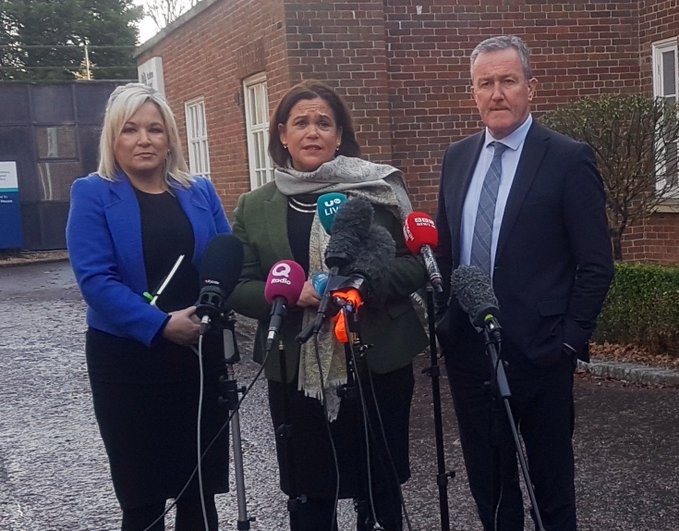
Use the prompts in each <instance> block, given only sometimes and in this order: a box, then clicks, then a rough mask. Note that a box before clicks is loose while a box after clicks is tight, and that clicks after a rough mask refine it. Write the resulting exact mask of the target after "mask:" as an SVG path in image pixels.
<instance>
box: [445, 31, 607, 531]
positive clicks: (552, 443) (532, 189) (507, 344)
mask: <svg viewBox="0 0 679 531" xmlns="http://www.w3.org/2000/svg"><path fill="white" fill-rule="evenodd" d="M471 75H472V82H473V85H472V92H473V96H474V100H475V102H476V105H477V107H478V110H479V113H480V116H481V119H482V120H483V123H484V124H485V126H486V128H485V130H484V131H481V132H479V133H478V134H476V135H473V136H471V137H468V138H465V139H463V140H460V141H459V142H455V143H454V144H452V145H451V146H450V147H449V148H448V150H447V151H446V153H445V156H444V159H443V164H442V170H441V185H440V190H439V208H438V219H437V226H438V227H439V230H440V232H441V235H440V236H441V243H440V246H439V250H438V254H439V260H440V263H439V265H440V267H441V270H442V273H443V274H444V275H449V274H450V273H451V271H452V270H453V269H454V268H455V267H457V266H459V265H469V264H471V265H476V266H478V267H480V268H481V269H482V270H485V271H486V272H487V273H488V274H489V276H490V277H491V279H492V286H493V289H494V291H495V294H496V296H497V299H498V301H499V308H500V322H501V325H502V342H501V351H500V355H501V358H502V360H504V362H505V364H506V372H507V377H508V380H509V385H510V389H511V392H512V397H511V407H512V412H513V416H514V419H515V421H516V423H517V425H518V428H519V431H520V433H521V435H522V438H523V441H524V445H525V448H526V454H527V457H528V463H529V470H530V475H531V479H532V482H533V485H534V488H535V494H536V498H537V502H538V507H539V510H540V514H541V516H542V521H543V523H544V526H545V529H547V530H550V531H551V530H560V531H561V530H574V529H576V516H575V489H574V461H573V446H572V435H573V427H574V404H573V373H574V368H575V364H576V361H577V358H580V359H587V358H588V347H587V344H588V340H589V338H590V336H591V335H592V331H593V330H594V326H595V323H596V318H597V315H598V314H599V311H600V310H601V306H602V304H603V301H604V298H605V296H606V293H607V291H608V288H609V285H610V282H611V280H612V277H613V260H612V253H611V244H610V240H609V237H608V228H607V221H606V212H605V197H604V190H603V185H602V180H601V176H600V174H599V172H598V170H597V168H596V163H595V159H594V155H593V152H592V150H591V149H590V148H589V147H588V146H587V145H585V144H582V143H579V142H576V141H574V140H572V139H570V138H568V137H566V136H563V135H561V134H558V133H556V132H555V131H552V130H550V129H547V128H546V127H543V126H541V125H539V124H538V123H537V122H536V121H535V120H534V119H533V118H532V117H531V113H530V102H531V100H532V99H533V96H534V94H535V88H536V85H537V80H536V79H535V78H534V77H533V75H532V72H531V67H530V63H529V60H528V48H527V47H526V45H525V43H524V42H523V41H522V40H521V39H519V38H518V37H515V36H501V37H493V38H490V39H487V40H485V41H483V42H482V43H480V44H479V45H478V46H477V47H476V48H475V50H474V51H473V52H472V55H471ZM498 143H500V144H501V145H498ZM452 295H453V296H452V298H451V306H450V310H449V311H448V313H447V319H446V323H445V324H446V327H445V328H446V330H447V332H446V333H445V334H441V337H440V338H439V339H440V340H441V342H442V346H443V351H444V354H445V359H446V366H447V369H448V375H449V381H450V386H451V391H452V395H453V401H454V405H455V411H456V415H457V420H458V424H459V429H460V438H461V443H462V450H463V455H464V460H465V466H466V468H467V472H468V475H469V484H470V489H471V492H472V495H473V496H474V500H475V501H476V504H477V507H478V511H479V515H480V517H481V520H482V522H483V526H484V528H485V529H486V530H495V529H497V530H502V531H506V530H511V531H522V530H523V529H524V509H523V500H522V495H521V490H520V487H519V470H518V466H517V456H516V448H515V444H514V440H513V438H512V435H511V431H510V428H509V422H508V415H506V412H505V411H504V410H503V407H502V406H503V404H502V401H501V400H500V399H499V398H498V397H497V393H496V392H495V390H494V372H492V371H491V366H490V363H489V358H488V356H487V355H486V351H485V346H484V344H483V341H482V337H481V335H480V334H479V333H478V331H477V330H476V329H475V328H474V327H473V326H472V325H471V324H470V321H469V318H468V316H467V315H465V314H464V312H463V311H462V310H461V308H460V307H459V306H458V305H457V302H456V301H455V296H454V295H455V294H452Z"/></svg>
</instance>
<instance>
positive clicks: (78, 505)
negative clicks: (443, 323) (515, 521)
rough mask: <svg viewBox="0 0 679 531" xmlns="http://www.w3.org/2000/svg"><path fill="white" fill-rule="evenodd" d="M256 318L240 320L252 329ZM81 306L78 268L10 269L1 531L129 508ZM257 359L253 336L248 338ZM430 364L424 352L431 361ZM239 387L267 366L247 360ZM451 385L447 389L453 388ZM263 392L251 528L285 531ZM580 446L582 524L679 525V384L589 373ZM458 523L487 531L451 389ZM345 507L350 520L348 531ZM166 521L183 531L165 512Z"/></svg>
mask: <svg viewBox="0 0 679 531" xmlns="http://www.w3.org/2000/svg"><path fill="white" fill-rule="evenodd" d="M250 328H251V327H250V323H249V322H247V321H240V322H239V325H238V329H239V332H241V333H242V334H244V335H246V336H247V331H248V330H249V329H250ZM84 331H85V325H84V305H83V303H82V301H81V299H80V296H79V293H78V291H77V288H76V287H75V285H74V282H73V278H72V275H71V272H70V269H69V266H68V263H67V262H59V263H40V264H35V265H28V266H21V267H4V268H0V530H3V531H5V530H6V531H43V530H56V531H61V530H64V531H66V530H68V531H80V530H82V531H85V530H87V531H90V530H92V531H99V530H115V529H118V528H119V526H120V516H119V510H118V507H117V503H116V500H115V498H114V496H113V490H112V488H111V484H110V478H109V475H108V467H107V462H106V456H105V453H104V449H103V446H102V444H101V441H100V439H99V435H98V432H97V427H96V424H95V422H94V417H93V414H92V408H91V399H90V394H89V386H88V383H87V375H86V368H85V361H84V353H83V351H84V337H83V334H84ZM241 346H242V350H243V353H244V354H247V353H248V349H249V345H248V340H247V337H245V338H244V340H243V341H242V345H241ZM427 363H428V358H426V357H424V356H423V357H420V358H418V360H417V365H418V368H422V367H425V366H426V365H427ZM236 370H237V377H238V380H239V384H242V385H245V384H247V383H249V382H250V381H251V379H252V378H253V376H254V374H255V372H256V367H255V365H254V364H252V363H251V362H248V361H243V362H242V363H240V364H239V365H238V366H237V367H236ZM442 385H443V387H444V390H445V386H446V385H447V384H446V383H445V381H444V382H443V383H442ZM265 393H266V391H265V386H264V383H263V382H261V381H260V382H257V383H256V384H255V386H254V387H253V390H252V394H251V395H249V396H248V398H247V399H246V401H245V402H244V404H243V407H242V410H241V434H242V438H243V454H244V465H245V480H246V499H247V504H248V505H247V507H248V511H249V514H251V515H253V516H255V517H256V518H257V521H256V522H255V523H253V524H252V526H251V528H252V529H257V530H267V531H271V530H279V529H286V525H285V522H286V513H285V504H284V498H283V496H281V494H280V492H279V490H278V487H277V471H276V464H275V454H274V450H273V441H272V434H271V428H270V426H269V419H268V412H267V409H266V396H265ZM576 402H577V403H576V406H577V412H578V421H577V427H576V437H575V447H576V460H577V463H576V466H577V496H578V503H579V522H580V529H581V530H583V531H594V530H597V531H600V530H607V531H617V530H620V531H623V530H625V531H642V530H644V531H646V530H654V531H674V530H676V529H678V528H679V502H678V501H677V500H678V499H679V498H678V496H677V492H679V474H677V470H679V389H677V388H663V387H650V386H646V387H644V386H638V385H629V384H625V383H621V382H616V381H609V380H604V379H598V378H595V377H593V376H591V375H584V374H583V375H580V376H579V377H578V379H577V381H576ZM431 404H432V397H431V390H430V380H429V378H428V377H426V376H424V375H422V374H420V373H419V371H418V374H417V386H416V393H415V401H414V405H413V422H412V433H411V452H412V462H413V465H412V467H413V478H412V479H411V480H410V481H409V482H408V483H407V484H406V487H405V489H404V496H405V499H406V504H407V508H408V511H409V515H410V520H411V527H412V529H413V530H419V531H433V530H437V529H440V523H439V522H440V520H439V504H438V497H437V488H436V485H435V474H436V467H435V457H434V456H435V443H434V437H433V421H432V414H431V411H432V405H431ZM443 407H444V412H445V426H444V428H445V441H446V455H447V461H448V467H449V469H453V470H456V471H457V477H456V478H455V479H453V480H452V481H451V483H450V485H449V489H448V492H449V500H450V502H449V505H450V510H451V528H452V529H454V530H455V531H477V530H479V529H480V526H479V525H478V523H477V522H476V517H475V514H474V509H473V503H472V501H471V498H470V496H469V493H468V490H467V487H466V478H465V475H464V470H463V466H462V461H461V455H460V453H461V452H460V448H459V443H458V440H457V434H456V431H455V423H454V418H453V416H452V413H451V407H450V401H449V399H448V397H447V394H446V393H444V395H443ZM218 510H219V514H220V520H221V529H224V530H233V529H236V524H235V522H236V519H237V511H236V497H235V494H233V493H230V494H226V495H222V496H219V499H218ZM351 516H352V515H351V509H350V508H349V507H348V505H347V504H346V503H343V504H342V505H341V514H340V521H341V524H340V528H341V529H342V530H350V529H351ZM167 520H168V529H172V525H171V523H170V520H171V519H170V518H169V517H168V519H167Z"/></svg>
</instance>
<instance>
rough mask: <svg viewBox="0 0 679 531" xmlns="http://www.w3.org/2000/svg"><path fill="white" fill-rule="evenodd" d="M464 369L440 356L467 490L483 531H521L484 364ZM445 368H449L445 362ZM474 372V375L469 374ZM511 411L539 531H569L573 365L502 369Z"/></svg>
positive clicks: (508, 446)
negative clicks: (541, 528) (540, 523)
mask: <svg viewBox="0 0 679 531" xmlns="http://www.w3.org/2000/svg"><path fill="white" fill-rule="evenodd" d="M474 354H475V356H476V359H477V360H478V359H483V360H484V362H486V363H484V368H483V370H479V365H478V364H477V363H476V362H472V361H471V360H469V365H466V364H465V363H464V362H463V363H460V362H461V359H460V356H458V355H457V354H456V357H455V359H452V358H450V357H449V355H448V354H446V361H447V366H448V375H449V383H450V388H451V392H452V395H453V403H454V406H455V413H456V415H457V421H458V425H459V430H460V440H461V443H462V452H463V456H464V461H465V467H466V469H467V474H468V476H469V486H470V490H471V493H472V496H473V497H474V500H475V502H476V505H477V508H478V512H479V516H480V518H481V521H482V523H483V527H484V529H485V530H486V531H491V530H492V531H523V529H524V508H523V500H522V495H521V490H520V486H519V481H520V471H519V468H518V459H517V455H516V446H515V443H514V439H513V437H512V433H511V431H510V427H509V422H508V416H507V413H506V410H505V408H504V403H503V401H502V399H500V398H499V397H498V396H497V393H496V392H495V387H494V384H493V381H494V378H493V379H491V377H490V375H491V372H490V363H488V362H487V358H485V356H482V355H480V354H479V353H474ZM449 360H450V361H449ZM469 367H474V368H475V370H469V369H468V368H469ZM507 375H508V380H509V386H510V389H511V394H512V396H511V399H510V400H511V409H512V414H513V417H514V420H515V422H516V424H517V428H518V430H519V432H520V434H521V437H522V439H523V441H524V444H525V449H526V455H527V460H528V467H529V470H530V476H531V479H532V482H533V485H534V489H535V496H536V499H537V503H538V507H539V510H540V515H541V517H542V521H543V524H544V526H545V529H546V530H547V531H574V530H575V529H576V512H575V487H574V476H575V466H574V458H573V445H572V436H573V428H574V420H575V411H574V404H573V363H572V360H571V359H567V358H566V357H565V356H564V360H563V361H562V362H560V363H558V364H557V365H554V366H552V367H549V368H544V369H539V370H538V369H536V370H524V369H523V368H520V367H517V366H513V365H510V366H509V367H508V368H507Z"/></svg>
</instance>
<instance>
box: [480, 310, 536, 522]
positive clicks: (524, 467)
mask: <svg viewBox="0 0 679 531" xmlns="http://www.w3.org/2000/svg"><path fill="white" fill-rule="evenodd" d="M501 331H502V328H501V327H500V323H498V322H497V321H496V320H495V319H494V318H491V319H487V320H486V322H485V323H484V326H483V338H484V343H485V347H486V352H487V354H488V355H489V357H490V361H491V363H492V371H493V376H494V379H493V380H494V383H495V386H496V390H497V392H498V395H499V396H500V398H502V401H503V403H504V408H505V413H506V414H507V420H508V422H509V427H510V429H511V431H512V437H513V438H514V445H515V446H516V453H517V455H518V457H519V464H520V465H521V473H522V475H523V481H524V484H525V485H526V490H527V491H528V497H529V498H530V503H531V507H532V509H533V514H534V515H535V524H536V526H537V531H545V528H544V525H543V524H542V517H541V516H540V510H539V508H538V502H537V499H536V498H535V491H534V489H533V482H532V481H531V479H530V474H529V472H528V462H527V460H526V455H525V453H524V451H523V446H521V441H520V440H519V432H518V430H517V429H516V422H515V421H514V415H513V414H512V408H511V404H510V401H509V399H510V398H511V396H512V392H511V390H510V389H509V382H508V381H507V374H506V373H505V367H504V364H503V363H502V360H500V359H499V356H498V352H499V350H500V344H501Z"/></svg>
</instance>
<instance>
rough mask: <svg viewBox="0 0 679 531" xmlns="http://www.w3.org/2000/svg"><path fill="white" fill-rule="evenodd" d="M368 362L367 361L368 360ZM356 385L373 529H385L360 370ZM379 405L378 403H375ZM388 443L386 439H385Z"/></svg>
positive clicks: (357, 374) (351, 346) (350, 350)
mask: <svg viewBox="0 0 679 531" xmlns="http://www.w3.org/2000/svg"><path fill="white" fill-rule="evenodd" d="M348 345H349V353H350V354H351V361H352V363H353V365H354V367H355V368H356V367H358V365H357V363H356V353H355V351H354V348H353V345H352V344H351V342H349V343H348ZM366 364H367V362H366ZM366 372H367V373H368V374H369V373H370V369H369V368H368V367H366ZM355 376H356V385H357V386H358V396H359V407H360V408H361V415H362V417H363V436H364V438H365V466H366V475H367V484H368V501H369V502H370V511H371V512H372V517H373V529H375V530H381V531H382V530H383V529H384V528H383V527H382V526H381V525H380V523H379V521H378V520H377V511H376V510H375V499H374V495H373V482H372V470H371V467H370V463H371V460H370V431H372V430H370V429H369V427H368V424H369V422H370V420H369V416H368V406H367V404H366V401H365V394H364V392H363V382H362V381H361V377H360V374H359V373H358V371H356V375H355ZM375 406H376V407H377V404H375ZM385 444H386V441H385Z"/></svg>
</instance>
